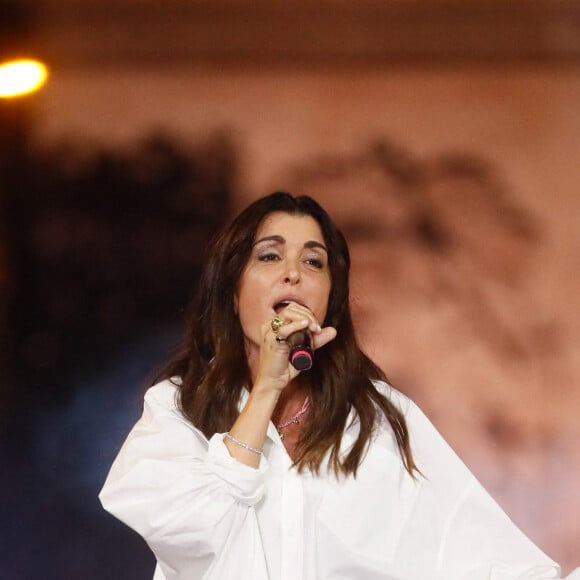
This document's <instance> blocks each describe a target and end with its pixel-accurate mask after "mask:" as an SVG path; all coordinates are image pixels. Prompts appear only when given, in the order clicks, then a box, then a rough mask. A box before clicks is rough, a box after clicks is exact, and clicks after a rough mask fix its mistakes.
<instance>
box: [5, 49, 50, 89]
mask: <svg viewBox="0 0 580 580" xmlns="http://www.w3.org/2000/svg"><path fill="white" fill-rule="evenodd" d="M47 76H48V70H47V68H46V66H45V65H44V64H42V63H41V62H39V61H37V60H28V59H22V60H13V61H9V62H5V63H2V64H0V98H5V99H7V98H12V97H20V96H22V95H27V94H28V93H32V92H34V91H37V90H38V89H39V88H40V87H42V85H43V84H44V83H45V82H46V78H47Z"/></svg>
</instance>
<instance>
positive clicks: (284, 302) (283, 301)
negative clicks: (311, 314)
mask: <svg viewBox="0 0 580 580" xmlns="http://www.w3.org/2000/svg"><path fill="white" fill-rule="evenodd" d="M290 302H295V303H296V304H300V306H304V308H308V306H306V304H304V303H303V302H301V301H300V300H298V299H297V298H296V297H295V296H292V297H289V296H284V297H282V298H278V299H277V300H275V301H274V303H273V304H272V309H273V310H274V312H276V314H278V313H279V312H280V311H281V310H282V309H283V308H285V307H286V306H288V304H290Z"/></svg>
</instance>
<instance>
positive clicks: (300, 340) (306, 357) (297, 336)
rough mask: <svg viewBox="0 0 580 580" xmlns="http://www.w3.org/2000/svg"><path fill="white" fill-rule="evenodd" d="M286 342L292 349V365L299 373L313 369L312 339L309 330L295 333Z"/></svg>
mask: <svg viewBox="0 0 580 580" xmlns="http://www.w3.org/2000/svg"><path fill="white" fill-rule="evenodd" d="M286 342H287V343H288V346H289V347H290V354H289V356H288V358H289V360H290V364H291V365H292V366H293V367H294V368H295V369H296V370H297V371H307V370H308V369H309V368H311V367H312V346H311V344H312V337H311V335H310V332H309V331H308V330H298V331H296V332H293V333H292V334H291V335H290V336H289V337H288V338H287V339H286Z"/></svg>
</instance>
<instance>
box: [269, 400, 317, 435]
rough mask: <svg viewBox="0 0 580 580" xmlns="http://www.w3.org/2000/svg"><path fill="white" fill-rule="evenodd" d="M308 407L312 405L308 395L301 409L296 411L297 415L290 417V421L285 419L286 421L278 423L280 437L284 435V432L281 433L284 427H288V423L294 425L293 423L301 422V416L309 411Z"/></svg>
mask: <svg viewBox="0 0 580 580" xmlns="http://www.w3.org/2000/svg"><path fill="white" fill-rule="evenodd" d="M308 407H310V399H309V398H308V397H306V398H305V399H304V403H302V407H301V408H300V411H298V413H296V414H295V415H293V416H292V417H290V419H288V421H284V423H280V424H279V425H276V429H277V430H278V433H279V434H280V437H282V433H280V431H281V430H282V429H285V428H286V427H288V425H292V423H294V424H296V425H298V423H299V422H300V421H299V420H298V419H300V417H302V415H304V413H306V411H308Z"/></svg>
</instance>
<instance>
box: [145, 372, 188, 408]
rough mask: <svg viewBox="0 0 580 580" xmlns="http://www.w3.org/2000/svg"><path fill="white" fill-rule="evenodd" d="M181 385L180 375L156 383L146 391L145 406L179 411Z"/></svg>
mask: <svg viewBox="0 0 580 580" xmlns="http://www.w3.org/2000/svg"><path fill="white" fill-rule="evenodd" d="M180 385H181V379H180V378H179V377H171V378H170V379H165V380H163V381H160V382H158V383H156V384H154V385H153V386H152V387H149V388H148V389H147V391H146V393H145V406H146V407H147V406H149V407H156V408H161V409H165V410H167V411H177V410H178V396H179V386H180Z"/></svg>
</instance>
